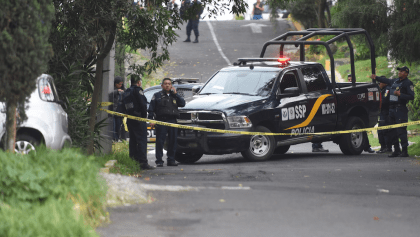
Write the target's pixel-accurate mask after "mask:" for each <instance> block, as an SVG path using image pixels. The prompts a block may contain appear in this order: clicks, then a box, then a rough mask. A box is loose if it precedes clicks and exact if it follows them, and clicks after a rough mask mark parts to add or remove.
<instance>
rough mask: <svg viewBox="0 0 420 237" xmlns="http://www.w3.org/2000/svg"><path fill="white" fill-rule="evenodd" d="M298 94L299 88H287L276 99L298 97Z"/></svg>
mask: <svg viewBox="0 0 420 237" xmlns="http://www.w3.org/2000/svg"><path fill="white" fill-rule="evenodd" d="M299 93H300V89H299V87H289V88H286V89H284V92H282V93H281V94H280V95H278V96H277V98H278V99H280V98H285V97H294V96H298V95H299Z"/></svg>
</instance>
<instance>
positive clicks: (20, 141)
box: [15, 134, 40, 154]
mask: <svg viewBox="0 0 420 237" xmlns="http://www.w3.org/2000/svg"><path fill="white" fill-rule="evenodd" d="M39 144H40V142H39V141H37V140H36V139H35V138H34V137H32V136H31V135H28V134H19V135H17V137H16V143H15V152H16V153H19V154H28V153H29V152H31V151H36V150H35V146H38V145H39Z"/></svg>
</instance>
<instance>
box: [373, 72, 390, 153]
mask: <svg viewBox="0 0 420 237" xmlns="http://www.w3.org/2000/svg"><path fill="white" fill-rule="evenodd" d="M381 77H383V76H381ZM379 89H380V91H381V95H382V99H381V105H380V110H381V112H380V114H379V126H387V125H389V124H390V121H389V91H390V89H391V87H390V86H388V85H387V84H385V83H382V82H380V83H379ZM378 138H379V143H380V144H381V149H380V150H379V151H377V152H376V153H385V152H392V141H391V139H390V138H389V130H388V129H385V130H378Z"/></svg>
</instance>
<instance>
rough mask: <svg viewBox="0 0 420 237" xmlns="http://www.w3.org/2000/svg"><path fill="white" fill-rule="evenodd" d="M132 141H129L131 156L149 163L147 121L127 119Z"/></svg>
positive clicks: (138, 160) (142, 162)
mask: <svg viewBox="0 0 420 237" xmlns="http://www.w3.org/2000/svg"><path fill="white" fill-rule="evenodd" d="M127 127H128V132H129V134H130V141H129V143H128V149H129V156H130V157H131V158H132V159H134V160H136V161H137V162H139V163H140V165H145V164H147V125H146V123H145V122H140V121H137V120H132V119H127Z"/></svg>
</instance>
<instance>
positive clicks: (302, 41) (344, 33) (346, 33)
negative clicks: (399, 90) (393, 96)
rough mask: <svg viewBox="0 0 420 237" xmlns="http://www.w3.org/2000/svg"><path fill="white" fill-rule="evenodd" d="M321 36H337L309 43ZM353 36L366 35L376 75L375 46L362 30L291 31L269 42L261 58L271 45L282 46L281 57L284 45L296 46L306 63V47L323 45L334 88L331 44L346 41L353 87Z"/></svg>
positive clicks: (354, 82)
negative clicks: (351, 38) (310, 39)
mask: <svg viewBox="0 0 420 237" xmlns="http://www.w3.org/2000/svg"><path fill="white" fill-rule="evenodd" d="M295 35H301V36H302V37H301V38H299V39H297V40H293V41H287V37H289V36H295ZM319 35H335V37H334V38H332V39H330V40H328V41H307V40H308V39H309V38H311V37H314V36H319ZM352 35H365V37H366V40H367V42H368V44H369V48H370V61H371V68H372V74H375V68H376V61H375V46H374V45H373V41H372V38H371V37H370V35H369V33H368V32H367V31H366V30H364V29H361V28H348V29H341V28H339V29H335V28H311V29H307V30H302V31H289V32H286V33H284V34H282V35H280V36H278V37H276V38H274V39H272V40H270V41H267V42H266V43H265V44H264V46H263V48H262V50H261V54H260V58H263V57H264V54H265V51H266V49H267V47H268V46H269V45H280V57H283V49H284V45H285V44H288V45H295V47H298V46H299V47H300V61H302V62H304V61H305V45H323V46H324V47H325V48H326V49H327V53H328V56H329V57H330V61H331V81H332V84H333V87H334V88H335V87H337V83H336V81H335V64H334V55H333V54H332V51H331V48H330V46H329V44H332V43H334V42H335V41H337V40H339V39H342V38H344V39H346V41H347V44H348V46H349V49H350V66H351V75H352V85H353V86H355V85H356V74H355V69H354V51H353V44H352V42H351V41H350V36H352Z"/></svg>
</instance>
